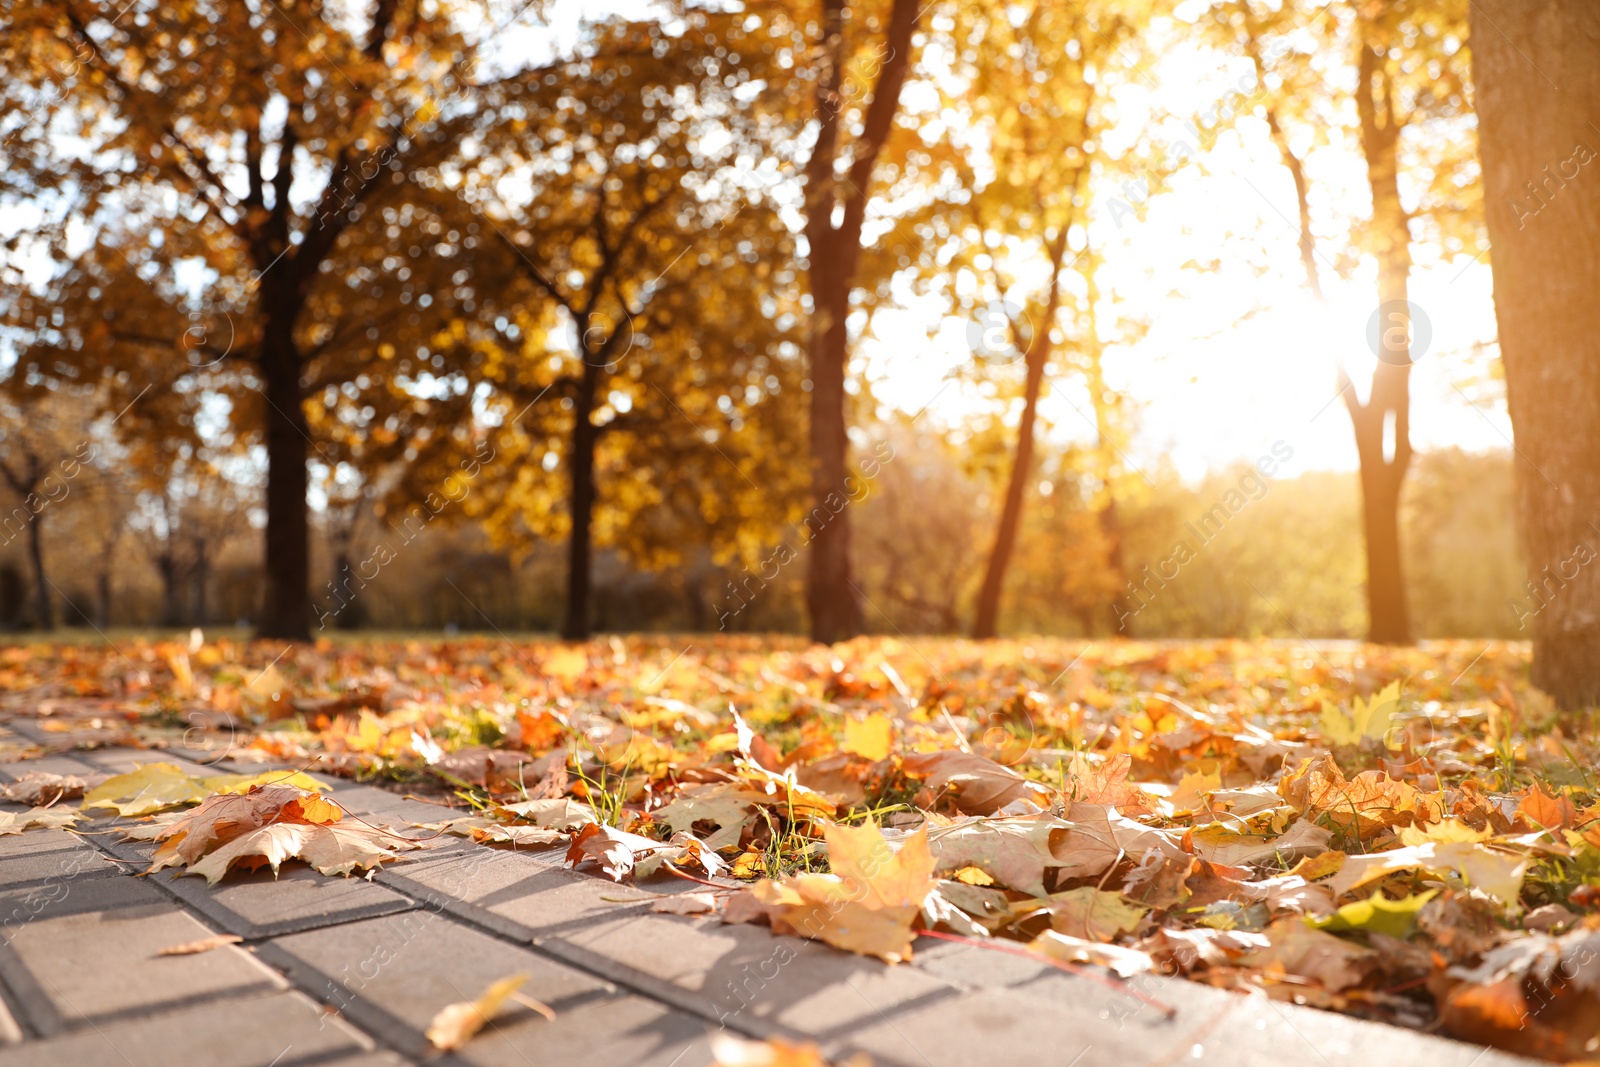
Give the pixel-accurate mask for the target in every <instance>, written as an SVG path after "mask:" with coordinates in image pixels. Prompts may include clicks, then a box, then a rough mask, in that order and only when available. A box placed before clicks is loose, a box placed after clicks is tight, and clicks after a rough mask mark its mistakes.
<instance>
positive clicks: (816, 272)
mask: <svg viewBox="0 0 1600 1067" xmlns="http://www.w3.org/2000/svg"><path fill="white" fill-rule="evenodd" d="M846 6H847V5H846V3H845V0H822V18H821V28H822V40H821V42H820V48H819V49H818V51H819V53H820V54H821V55H822V56H823V57H825V61H826V69H825V70H824V72H823V74H822V76H821V77H819V78H818V79H817V88H816V97H815V100H816V113H815V114H816V119H817V138H816V142H815V144H814V145H813V146H812V149H811V157H810V158H809V159H808V160H807V161H806V167H805V220H806V222H805V234H806V244H807V251H806V258H807V261H808V269H807V276H808V280H809V282H810V288H811V301H812V309H811V339H810V345H809V353H808V354H809V357H810V371H811V493H812V501H811V503H812V513H811V514H812V516H813V518H812V519H811V520H808V522H809V525H810V526H811V527H812V528H811V529H810V541H809V542H808V544H809V546H810V553H809V555H810V559H809V561H808V568H807V572H806V609H807V611H808V613H809V614H810V616H811V639H812V640H813V641H820V642H823V643H826V644H832V643H833V642H835V641H843V640H846V639H847V638H850V637H854V636H855V635H856V634H857V633H859V632H860V630H861V600H860V593H859V592H857V590H856V587H855V583H854V582H853V581H852V580H851V578H850V514H849V499H850V498H849V495H848V494H847V493H846V491H845V479H846V477H847V476H848V474H849V450H850V439H849V435H848V433H847V432H846V430H847V426H848V422H847V419H846V414H845V390H844V381H845V374H846V372H847V370H848V368H849V343H850V342H849V333H848V324H847V322H846V320H847V318H848V316H849V314H850V290H851V288H852V287H853V285H854V279H855V273H856V266H857V264H858V262H859V260H860V258H861V224H862V222H863V221H864V220H865V219H866V211H867V196H868V190H869V189H870V187H871V185H872V171H873V166H874V164H875V163H876V161H877V158H878V153H879V152H880V151H882V149H883V146H884V143H885V142H886V141H887V140H888V137H889V133H890V130H891V129H892V127H893V124H894V116H895V112H896V111H898V110H899V107H900V90H901V88H902V87H903V86H904V85H905V79H906V72H907V71H908V70H909V69H910V65H911V40H912V36H913V34H914V33H915V32H916V25H917V17H918V16H919V15H920V14H921V13H922V11H923V10H924V4H923V2H922V0H894V2H893V5H892V7H891V8H890V11H889V20H888V26H887V28H886V31H885V34H884V44H885V46H886V47H885V48H884V50H883V51H881V52H880V53H879V58H880V59H881V61H882V65H881V66H880V67H879V70H878V77H877V81H876V82H875V83H874V85H873V87H872V101H871V103H870V104H868V105H867V110H866V115H865V118H864V120H863V122H862V127H861V132H860V135H859V136H858V137H857V138H856V140H855V143H854V145H853V146H852V152H851V156H850V168H849V174H848V177H847V179H846V180H845V182H844V183H842V184H843V189H844V192H843V194H841V192H840V188H841V182H840V180H839V175H838V173H837V172H836V171H837V164H838V160H839V154H840V153H839V148H840V144H839V126H840V123H839V114H840V111H841V109H842V105H843V103H844V99H845V98H844V96H843V95H842V91H843V89H844V88H845V85H844V75H845V66H846V56H845V45H844V39H845V22H846V11H845V8H846ZM836 211H837V212H838V213H839V215H840V216H841V217H840V218H839V220H838V221H837V222H835V219H834V216H835V212H836Z"/></svg>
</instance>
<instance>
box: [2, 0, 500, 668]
mask: <svg viewBox="0 0 1600 1067" xmlns="http://www.w3.org/2000/svg"><path fill="white" fill-rule="evenodd" d="M130 8H132V9H131V10H130ZM0 62H3V64H4V68H5V73H6V75H7V85H6V89H5V90H4V91H5V95H6V102H7V104H8V105H10V106H14V107H25V108H28V109H30V110H31V113H32V118H31V121H29V122H27V123H25V124H24V125H23V126H22V127H21V128H20V129H16V130H13V131H12V134H11V150H10V151H9V152H8V153H7V155H8V160H7V164H8V165H7V173H6V175H5V183H6V187H7V188H8V189H9V190H10V191H11V192H12V193H13V194H17V195H20V196H22V197H28V196H30V195H32V196H34V197H35V198H37V197H38V195H39V193H40V192H41V191H42V190H46V189H49V190H54V191H55V194H56V196H57V197H59V198H63V199H71V200H73V201H74V204H73V207H72V212H73V214H74V215H75V217H77V218H79V219H86V220H90V221H93V220H96V219H98V218H99V217H100V216H101V215H102V214H103V213H105V212H115V211H118V210H120V211H122V212H125V213H126V214H127V215H128V216H129V222H128V225H129V226H130V228H135V227H137V225H138V224H139V223H141V222H144V223H146V224H148V225H149V228H150V236H149V240H148V245H149V247H151V248H154V249H158V250H159V254H158V257H157V258H158V259H159V260H160V261H161V262H163V263H164V264H166V265H167V266H168V267H169V269H170V267H171V266H172V265H174V264H175V263H176V262H179V261H182V260H183V259H185V258H188V259H191V260H193V261H194V262H195V263H197V264H200V265H201V266H202V267H203V269H205V270H207V271H209V272H211V274H212V276H213V277H215V278H217V279H218V281H219V282H221V283H227V284H232V285H233V286H234V287H235V288H236V289H238V290H240V292H239V294H238V295H239V299H238V301H237V303H236V306H237V307H238V316H237V322H236V323H235V325H236V326H237V328H238V331H239V334H240V336H239V337H238V338H236V339H235V343H234V345H233V352H234V353H235V354H237V355H238V356H242V357H244V358H247V359H249V360H250V361H251V362H252V369H253V372H254V374H255V375H256V376H258V379H259V382H258V384H257V383H256V382H252V383H250V384H251V387H252V388H254V389H256V391H257V393H258V395H259V397H260V400H261V401H262V402H263V403H264V407H261V408H251V409H248V410H247V412H246V413H247V414H252V415H257V416H258V420H259V421H257V422H256V423H255V425H256V426H259V427H261V429H262V442H263V444H264V446H265V450H266V456H267V463H268V476H267V485H266V505H267V506H266V511H267V523H266V539H265V546H266V563H267V566H266V573H267V593H266V602H265V605H264V611H263V616H262V619H261V625H260V629H261V632H262V633H263V634H265V635H269V636H274V637H288V638H305V637H307V636H308V626H309V622H310V611H309V600H308V595H309V589H308V580H309V573H308V567H309V546H308V518H307V500H306V490H307V465H306V457H307V449H308V446H309V441H310V438H309V433H308V424H307V418H306V413H305V409H304V402H305V399H306V388H307V382H306V375H307V370H308V354H307V346H308V344H311V345H314V344H316V343H317V341H316V340H315V339H312V338H308V337H307V336H306V333H305V331H306V327H307V324H306V323H305V322H304V321H303V314H304V312H305V310H306V308H307V306H308V304H309V303H311V302H312V301H313V300H314V298H315V295H316V293H317V291H318V289H319V287H320V285H322V284H325V283H323V282H322V278H323V277H324V275H325V274H326V273H327V269H326V268H327V265H328V264H329V262H330V258H331V257H332V256H333V255H334V253H335V251H336V249H337V247H338V246H339V244H340V239H341V237H342V236H343V235H344V234H345V232H346V230H347V228H348V227H349V226H350V224H351V222H352V221H353V220H355V219H357V218H359V217H361V216H362V215H363V213H364V212H367V211H369V210H371V206H372V203H373V201H374V200H375V198H376V197H377V194H378V193H379V192H380V191H382V190H384V189H386V188H388V187H390V186H391V184H398V183H400V182H403V180H404V177H405V174H406V171H407V169H408V168H409V167H410V166H411V165H412V164H413V163H415V162H419V161H422V160H425V159H427V158H428V157H429V156H430V154H435V153H442V154H448V153H451V152H453V151H454V150H455V140H454V137H453V136H451V135H450V133H449V130H450V125H451V124H450V123H449V122H448V121H441V122H434V121H433V120H434V119H435V118H436V117H437V116H439V115H440V112H441V110H450V109H452V104H451V102H452V100H453V99H454V97H455V96H456V94H457V93H459V92H460V91H461V90H462V88H463V87H464V86H466V85H467V83H468V79H469V73H468V72H470V71H471V70H473V69H474V64H473V61H472V49H471V47H470V45H469V43H468V42H466V41H465V40H463V38H462V36H461V35H460V34H459V33H458V32H457V31H456V29H455V27H454V23H453V20H452V19H451V17H450V14H449V12H447V11H444V10H441V9H440V8H439V7H438V6H437V5H435V4H433V3H431V2H423V0H378V2H377V3H375V4H373V5H372V6H371V8H370V10H368V9H362V10H361V11H353V10H349V9H344V8H338V9H329V8H325V7H324V6H323V5H321V4H319V3H314V2H307V0H285V2H284V3H282V4H277V3H274V4H267V5H253V4H224V5H215V4H198V3H192V2H182V3H166V4H153V3H141V2H137V0H136V3H135V4H134V5H129V6H123V7H121V8H120V10H119V9H118V5H111V4H89V3H82V2H79V0H44V2H41V3H37V4H30V5H28V6H26V7H25V8H21V9H19V10H18V11H17V12H16V13H14V16H13V24H12V26H11V27H10V32H8V34H7V44H6V46H5V48H4V49H3V51H0ZM454 110H460V109H459V108H455V109H454ZM68 130H71V131H72V132H73V133H74V134H75V135H76V136H75V137H72V138H65V137H63V136H62V135H63V134H64V133H66V132H67V131H68ZM79 145H82V146H84V147H82V148H81V150H75V148H76V146H79ZM163 215H164V217H158V216H163ZM138 243H145V242H144V241H142V240H141V241H140V242H138Z"/></svg>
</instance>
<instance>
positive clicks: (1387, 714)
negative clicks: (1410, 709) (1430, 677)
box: [1322, 680, 1400, 748]
mask: <svg viewBox="0 0 1600 1067" xmlns="http://www.w3.org/2000/svg"><path fill="white" fill-rule="evenodd" d="M1399 710H1400V682H1399V681H1398V680H1396V681H1393V682H1390V683H1389V684H1388V685H1386V686H1384V687H1383V689H1381V690H1379V691H1378V693H1377V694H1376V695H1375V696H1373V698H1372V700H1371V701H1370V702H1368V701H1366V700H1363V699H1362V698H1361V697H1359V696H1358V697H1356V698H1354V700H1353V701H1352V702H1351V705H1350V712H1349V714H1346V713H1344V712H1342V711H1340V710H1339V709H1338V708H1336V707H1334V706H1333V705H1332V704H1330V703H1328V702H1327V701H1326V700H1324V701H1323V702H1322V736H1324V737H1326V738H1327V739H1328V740H1329V741H1331V742H1333V743H1334V744H1336V745H1354V744H1356V743H1358V742H1360V741H1361V740H1362V739H1363V738H1371V739H1372V740H1375V741H1382V742H1384V744H1385V746H1386V747H1388V748H1399V747H1400V745H1399V743H1398V741H1396V742H1394V743H1391V741H1390V738H1389V733H1390V731H1391V729H1392V723H1393V721H1394V715H1395V713H1396V712H1397V711H1399Z"/></svg>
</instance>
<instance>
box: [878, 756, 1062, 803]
mask: <svg viewBox="0 0 1600 1067" xmlns="http://www.w3.org/2000/svg"><path fill="white" fill-rule="evenodd" d="M905 768H906V771H907V772H908V773H910V774H914V775H917V776H918V777H921V778H925V779H926V780H927V783H928V788H929V789H931V790H932V791H933V792H934V793H935V794H937V795H940V796H946V797H948V798H949V799H950V801H951V802H952V803H953V804H954V805H955V809H956V810H957V811H959V812H961V813H963V814H966V815H993V814H994V813H995V812H997V811H999V810H1000V809H1001V808H1003V807H1005V806H1006V805H1008V804H1012V803H1015V802H1016V801H1019V800H1020V801H1024V802H1026V803H1028V804H1031V805H1032V806H1033V807H1036V808H1042V807H1044V806H1045V805H1047V804H1048V803H1049V802H1050V791H1049V790H1048V789H1046V788H1045V787H1044V786H1042V785H1039V784H1038V783H1037V782H1030V781H1028V780H1027V779H1026V778H1023V777H1022V776H1021V775H1019V774H1018V773H1017V772H1016V771H1013V770H1012V769H1011V768H1010V767H1005V766H1002V765H1001V764H998V763H996V762H995V761H994V760H991V759H986V758H984V757H983V756H980V755H977V754H976V753H973V752H958V751H946V752H922V753H918V754H916V755H911V756H907V757H906V760H905Z"/></svg>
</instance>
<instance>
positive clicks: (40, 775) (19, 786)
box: [0, 771, 105, 807]
mask: <svg viewBox="0 0 1600 1067" xmlns="http://www.w3.org/2000/svg"><path fill="white" fill-rule="evenodd" d="M104 780H105V776H104V775H100V776H98V777H95V778H80V777H79V776H77V775H75V774H51V773H50V772H49V771H28V772H27V773H25V774H23V775H22V777H20V778H18V779H17V780H16V781H14V782H8V783H7V784H6V787H5V789H4V790H0V796H3V797H4V798H5V799H6V800H9V801H10V802H11V803H13V804H27V805H30V806H32V807H39V806H41V805H47V804H54V803H57V802H58V801H62V800H77V799H78V798H79V797H81V796H83V794H84V792H85V791H86V790H89V789H93V788H94V787H95V785H97V784H99V783H100V782H102V781H104Z"/></svg>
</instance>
